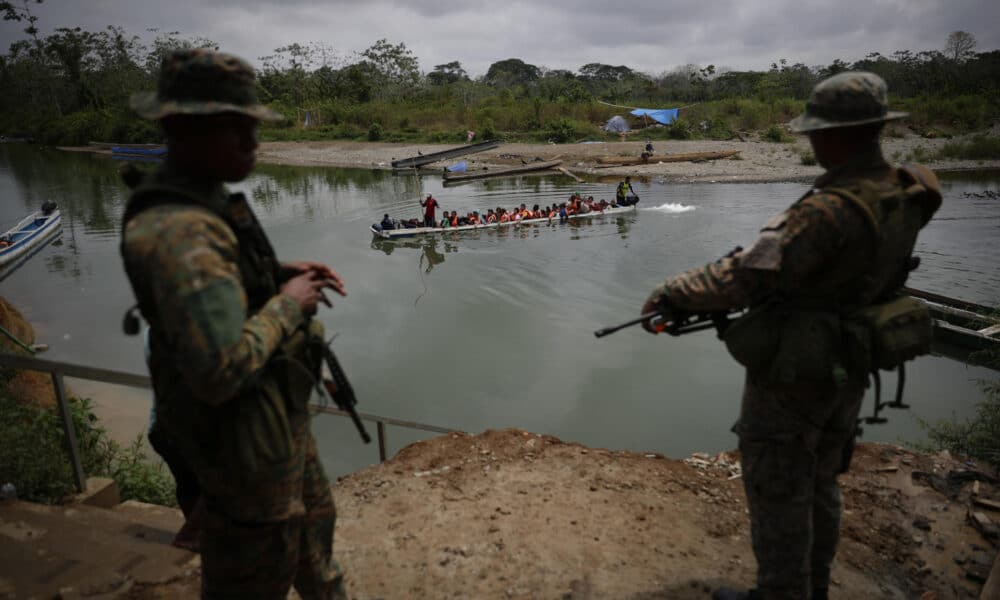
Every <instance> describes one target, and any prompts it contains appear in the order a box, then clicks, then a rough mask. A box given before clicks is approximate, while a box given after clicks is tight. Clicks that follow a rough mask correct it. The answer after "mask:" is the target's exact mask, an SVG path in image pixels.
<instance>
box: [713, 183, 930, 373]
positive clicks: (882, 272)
mask: <svg viewBox="0 0 1000 600" xmlns="http://www.w3.org/2000/svg"><path fill="white" fill-rule="evenodd" d="M939 190H940V188H939V185H938V182H937V178H936V177H935V176H934V174H933V172H931V171H930V170H929V169H926V168H925V167H921V166H905V167H902V168H900V169H898V170H897V171H896V180H892V179H889V180H876V181H873V180H867V179H859V180H857V181H853V182H850V183H849V184H848V185H846V186H844V187H827V188H823V189H822V190H819V191H811V192H810V193H807V194H806V195H805V196H803V197H802V198H801V199H799V202H802V201H804V200H805V199H807V198H809V197H810V196H812V195H813V194H815V193H827V194H835V195H837V196H840V197H841V198H843V199H845V200H847V201H848V202H850V203H851V205H853V206H854V207H855V208H856V209H858V211H859V212H860V213H861V214H862V215H863V216H864V219H865V221H866V223H867V226H868V230H869V232H870V234H871V236H870V240H871V248H872V254H871V261H870V262H869V263H868V265H866V266H865V267H864V268H859V265H858V264H854V263H849V262H846V261H836V262H834V263H833V264H832V265H831V268H830V269H829V270H827V271H824V272H823V273H822V278H817V279H816V280H814V281H812V282H809V285H804V286H802V287H801V288H800V289H798V290H796V291H795V292H793V293H789V294H786V295H783V296H781V297H775V298H771V299H769V300H767V301H766V302H764V303H763V304H761V305H760V306H757V307H754V308H753V309H751V311H750V313H748V314H747V315H746V316H744V317H742V318H740V319H738V320H737V321H734V322H733V323H732V325H731V326H729V327H728V328H727V329H726V331H725V333H724V335H723V339H724V341H725V342H726V345H727V347H728V348H729V351H730V353H731V354H732V355H733V357H734V358H736V360H737V361H738V362H740V363H741V364H743V365H744V366H746V367H747V369H748V371H749V372H750V374H751V376H752V377H755V378H756V379H758V380H763V381H769V382H772V383H794V382H802V381H831V380H832V381H837V382H843V381H845V380H846V379H847V378H848V377H849V376H854V377H857V376H859V375H861V374H864V373H868V372H871V371H874V370H876V369H878V368H883V369H888V368H895V367H896V366H898V365H899V364H901V363H902V361H903V360H907V359H910V358H913V357H914V356H915V355H917V354H921V353H926V352H927V351H928V350H929V344H930V327H931V322H930V319H929V315H924V314H922V313H921V311H924V312H926V309H925V307H923V305H922V304H920V303H916V304H914V303H912V301H911V300H910V299H909V298H905V299H900V298H899V296H898V294H899V290H900V289H901V288H902V287H903V285H904V284H905V282H906V278H907V275H908V273H909V271H910V270H911V268H912V267H913V264H912V258H911V254H912V252H913V248H914V245H915V244H916V239H917V234H918V232H919V231H920V229H921V228H922V227H923V226H924V225H926V224H927V222H928V221H929V220H930V218H931V216H932V215H933V214H934V212H935V211H936V210H937V209H938V207H940V205H941V194H940V191H939ZM917 321H920V322H919V323H918V322H917ZM911 342H912V343H911ZM893 344H897V345H903V344H906V345H908V347H907V348H899V349H898V350H899V351H897V352H895V353H893V348H886V346H892V345H893ZM876 372H877V371H876Z"/></svg>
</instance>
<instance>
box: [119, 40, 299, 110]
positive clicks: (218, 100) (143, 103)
mask: <svg viewBox="0 0 1000 600" xmlns="http://www.w3.org/2000/svg"><path fill="white" fill-rule="evenodd" d="M130 105H131V106H132V109H133V110H134V111H135V112H137V113H139V115H141V116H143V117H145V118H147V119H162V118H164V117H166V116H169V115H214V114H218V113H224V112H237V113H242V114H244V115H248V116H251V117H254V118H255V119H261V120H265V121H278V120H281V119H284V117H283V116H282V115H281V113H279V112H277V111H274V110H271V109H270V108H267V107H266V106H264V105H262V104H261V103H260V102H259V101H258V100H257V87H256V82H255V79H254V72H253V67H251V66H250V65H249V64H248V63H247V62H246V61H244V60H242V59H239V58H237V57H235V56H233V55H232V54H226V53H224V52H215V51H213V50H209V49H207V48H190V49H184V50H175V51H174V52H172V53H171V54H170V55H169V56H167V57H166V58H165V59H163V64H162V65H161V68H160V82H159V85H158V86H157V91H155V92H139V93H138V94H134V95H133V96H132V98H131V101H130Z"/></svg>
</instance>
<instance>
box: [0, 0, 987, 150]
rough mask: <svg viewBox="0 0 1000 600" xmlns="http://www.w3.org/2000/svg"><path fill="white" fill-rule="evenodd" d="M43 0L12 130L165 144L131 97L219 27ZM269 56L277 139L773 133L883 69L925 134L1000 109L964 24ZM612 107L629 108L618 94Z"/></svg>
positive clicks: (13, 95)
mask: <svg viewBox="0 0 1000 600" xmlns="http://www.w3.org/2000/svg"><path fill="white" fill-rule="evenodd" d="M30 4H31V3H30V2H20V3H13V2H0V16H3V17H4V18H5V20H7V21H8V23H6V24H4V25H2V26H5V27H18V26H20V27H21V28H22V29H23V37H22V38H21V39H19V40H17V41H15V42H14V43H12V44H11V45H10V47H9V48H8V49H7V50H6V52H5V53H4V54H2V55H0V90H3V92H2V93H0V134H4V135H6V136H9V137H31V138H33V139H35V140H38V141H40V142H43V143H47V144H60V145H75V144H85V143H86V142H88V141H92V140H94V141H115V142H155V141H158V140H159V132H158V130H157V128H156V127H155V125H154V124H152V123H149V122H146V121H143V120H142V119H139V118H138V117H136V116H135V115H134V114H133V113H131V112H130V110H129V108H128V98H129V96H130V95H131V94H132V93H134V92H136V91H139V90H148V89H154V88H155V86H156V75H157V71H158V69H159V64H160V61H161V60H162V59H163V57H164V56H165V55H166V54H167V53H169V52H170V51H171V50H173V49H175V48H181V47H194V46H205V47H212V48H217V47H218V44H216V43H215V42H214V41H212V40H208V39H203V38H193V37H186V36H184V35H182V34H180V33H178V32H166V31H156V30H151V32H152V34H151V36H147V37H152V38H153V39H152V41H151V42H144V41H143V40H142V38H140V37H139V36H137V35H134V34H132V33H130V32H128V31H125V30H124V29H122V28H120V27H116V26H109V27H107V28H106V29H104V30H101V31H87V30H84V29H81V28H79V27H76V28H59V29H56V30H54V31H53V32H52V33H50V34H48V35H42V34H41V33H40V31H39V29H38V27H37V22H36V21H37V18H36V17H34V16H33V15H32V14H31V12H30ZM246 58H256V59H257V60H256V61H254V62H255V63H256V64H258V65H259V73H258V74H259V90H258V91H259V95H260V97H261V99H262V101H264V102H266V103H267V104H268V105H270V106H271V107H272V108H274V109H276V110H278V111H280V112H281V113H283V114H284V115H285V116H286V117H288V118H287V119H286V120H285V121H284V122H282V123H278V124H274V125H271V124H268V125H266V126H264V127H263V128H262V131H261V137H262V138H263V139H265V140H320V139H351V140H372V141H378V140H383V141H422V142H442V143H457V142H461V141H464V140H465V139H466V135H467V134H466V132H467V131H468V130H473V131H475V132H476V134H477V135H476V137H477V139H491V138H502V139H506V140H510V141H515V140H516V141H553V142H559V143H561V142H574V141H580V140H584V139H592V140H597V139H607V138H608V137H609V136H608V134H605V133H604V132H603V131H602V130H601V125H602V124H603V123H604V122H605V121H606V120H607V119H608V118H609V117H611V116H613V115H615V114H623V115H626V114H627V110H626V109H624V108H621V106H641V107H648V108H676V107H680V108H681V111H680V118H679V119H678V120H677V121H676V122H674V123H673V124H672V125H671V126H668V127H656V128H650V129H647V130H645V131H644V132H643V134H642V135H643V137H649V138H655V139H662V138H676V139H689V138H710V139H730V138H732V137H734V135H737V134H738V133H739V132H754V131H763V130H766V129H768V128H770V127H772V126H773V125H776V124H781V123H784V122H786V121H788V120H790V119H791V118H792V117H794V116H795V115H796V114H798V113H799V112H801V110H802V109H803V106H804V103H805V99H806V97H807V96H808V94H809V91H810V89H811V88H812V86H813V85H814V84H815V83H816V82H817V81H819V80H820V79H822V78H824V77H827V76H829V75H833V74H835V73H838V72H841V71H845V70H850V69H863V70H868V71H873V72H875V73H878V74H880V75H881V76H883V77H884V78H885V79H886V81H887V82H888V84H889V87H890V90H891V93H892V97H891V103H892V105H893V108H894V109H900V110H907V111H909V112H910V113H911V118H910V120H909V121H908V125H909V126H910V127H911V128H912V129H913V130H914V131H915V132H916V133H918V134H921V135H952V134H960V133H966V132H972V131H978V130H982V129H984V128H986V127H989V126H990V125H991V124H992V123H993V122H994V121H996V120H998V119H1000V51H997V50H992V51H988V52H978V51H977V48H976V41H975V38H974V37H973V36H972V35H970V34H968V33H965V32H961V31H956V32H953V33H952V34H951V35H949V36H947V39H943V40H942V46H941V50H939V51H920V52H913V51H909V50H900V51H897V52H893V53H892V54H891V55H888V56H885V55H881V54H878V53H872V54H868V55H867V56H864V57H862V58H859V59H855V60H853V62H851V61H848V60H842V59H836V60H834V61H833V62H831V63H830V64H828V65H822V66H809V65H805V64H803V63H800V62H792V61H789V60H786V59H780V60H776V61H775V62H774V63H773V64H771V65H770V68H768V69H767V70H760V71H754V70H748V71H737V70H728V69H724V68H718V67H716V66H714V65H685V66H682V67H676V68H672V69H669V70H665V71H663V72H661V73H659V74H650V73H644V72H640V71H638V70H635V69H632V68H630V67H627V66H624V65H617V66H615V65H607V64H601V63H590V64H585V65H582V66H580V68H579V69H578V70H577V71H575V72H574V71H569V70H563V69H550V68H547V67H544V66H540V65H533V64H530V63H527V62H525V61H523V60H521V59H519V58H506V59H502V60H498V61H497V62H494V63H493V64H492V65H491V66H490V67H489V69H488V71H487V72H486V74H485V75H482V76H478V77H470V76H469V75H468V74H467V73H466V71H465V69H464V68H463V67H462V65H461V63H460V62H459V61H458V60H455V61H452V62H449V63H446V64H440V65H435V66H434V67H433V69H431V70H430V71H421V69H420V67H419V61H418V57H416V56H415V55H414V54H413V52H412V51H411V50H409V49H408V48H407V47H406V45H405V44H404V43H393V42H390V41H388V40H386V39H380V40H377V41H375V42H374V43H373V44H372V45H371V46H370V47H369V48H367V49H365V50H363V51H361V52H355V53H351V54H347V55H345V54H342V53H340V52H339V51H337V50H336V49H334V48H333V47H331V46H330V45H328V44H325V43H322V42H312V43H306V44H302V43H293V44H290V45H287V46H284V47H281V48H277V49H275V50H274V51H273V52H272V53H271V54H270V55H268V56H263V57H246ZM609 105H618V107H615V106H609Z"/></svg>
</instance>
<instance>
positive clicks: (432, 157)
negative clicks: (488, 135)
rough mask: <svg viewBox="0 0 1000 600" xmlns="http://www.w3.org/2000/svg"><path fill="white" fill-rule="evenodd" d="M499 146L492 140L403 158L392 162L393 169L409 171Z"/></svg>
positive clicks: (498, 143)
mask: <svg viewBox="0 0 1000 600" xmlns="http://www.w3.org/2000/svg"><path fill="white" fill-rule="evenodd" d="M499 145H500V141H499V140H490V141H488V142H478V143H476V144H468V145H466V146H459V147H458V148H452V149H450V150H441V151H440V152H431V153H430V154H421V155H420V156H413V157H411V158H402V159H400V160H394V161H392V168H394V169H409V168H412V167H419V166H422V165H429V164H430V163H432V162H437V161H439V160H444V159H446V158H454V157H456V156H464V155H466V154H472V153H474V152H482V151H483V150H492V149H493V148H496V147H497V146H499Z"/></svg>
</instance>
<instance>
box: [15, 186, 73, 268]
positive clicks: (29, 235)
mask: <svg viewBox="0 0 1000 600" xmlns="http://www.w3.org/2000/svg"><path fill="white" fill-rule="evenodd" d="M60 221H61V215H60V214H59V211H58V210H57V209H56V208H55V203H54V202H53V203H51V205H49V204H48V203H47V206H46V207H45V209H43V210H37V211H35V212H33V213H31V214H30V215H28V216H27V217H25V218H23V219H21V222H19V223H18V224H17V225H15V226H14V227H12V228H10V229H8V230H7V231H6V232H5V233H4V234H3V235H2V236H0V268H3V269H4V270H8V269H9V268H11V267H12V266H13V265H14V264H16V263H19V262H23V261H24V260H27V259H28V258H29V257H30V256H31V254H32V251H33V250H35V249H40V248H41V246H44V245H45V244H46V243H47V242H48V241H50V240H51V239H52V238H53V237H54V236H55V235H56V233H57V232H58V231H59V227H60V224H61V222H60Z"/></svg>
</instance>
